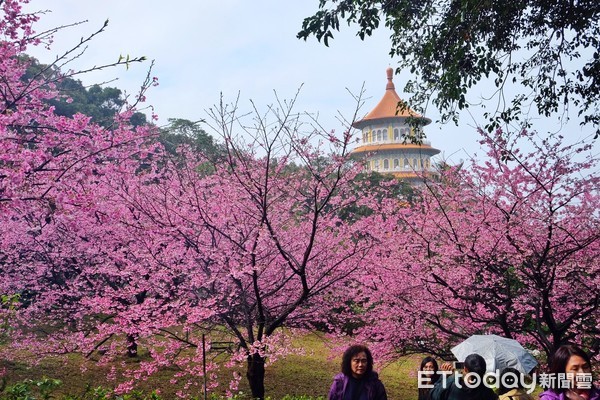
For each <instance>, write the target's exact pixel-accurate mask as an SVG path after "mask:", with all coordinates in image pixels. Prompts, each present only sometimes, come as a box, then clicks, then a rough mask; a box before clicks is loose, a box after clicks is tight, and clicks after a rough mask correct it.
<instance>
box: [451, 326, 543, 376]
mask: <svg viewBox="0 0 600 400" xmlns="http://www.w3.org/2000/svg"><path fill="white" fill-rule="evenodd" d="M450 351H452V354H454V356H455V357H456V359H457V360H458V361H463V362H464V361H465V358H467V356H468V355H469V354H473V353H475V354H479V355H480V356H481V357H483V359H484V360H485V363H486V365H487V371H488V372H494V371H496V370H500V371H502V369H504V368H507V367H512V368H515V369H516V370H518V371H520V372H522V373H524V374H529V373H530V372H531V370H533V368H535V366H536V365H537V364H538V363H537V361H536V360H535V358H534V357H533V356H532V355H531V354H530V353H529V352H528V351H527V350H525V349H524V348H523V346H521V344H520V343H519V342H517V341H516V340H514V339H508V338H505V337H502V336H497V335H473V336H471V337H470V338H468V339H467V340H465V341H464V342H462V343H461V344H459V345H458V346H454V347H453V348H452V349H450Z"/></svg>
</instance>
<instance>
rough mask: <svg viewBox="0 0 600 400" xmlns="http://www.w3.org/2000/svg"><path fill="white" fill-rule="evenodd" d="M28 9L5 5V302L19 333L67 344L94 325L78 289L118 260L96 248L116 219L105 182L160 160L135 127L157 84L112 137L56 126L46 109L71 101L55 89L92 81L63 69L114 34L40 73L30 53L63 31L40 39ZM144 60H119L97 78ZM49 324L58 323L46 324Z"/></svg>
mask: <svg viewBox="0 0 600 400" xmlns="http://www.w3.org/2000/svg"><path fill="white" fill-rule="evenodd" d="M25 3H27V1H15V0H6V1H2V2H0V7H1V12H2V20H1V21H0V31H1V36H2V38H3V39H2V41H1V42H0V69H1V71H0V75H1V76H2V80H1V81H0V100H1V102H0V242H1V246H0V248H1V250H0V265H1V271H2V273H1V274H0V294H2V296H3V297H4V296H8V297H7V298H10V299H18V301H19V307H18V313H16V314H17V316H18V322H17V324H18V327H20V328H24V329H23V330H24V331H26V332H27V333H28V336H34V335H33V333H34V332H35V331H46V333H47V331H51V332H52V333H55V335H54V337H55V338H59V336H60V335H58V334H57V333H58V331H61V330H62V331H64V332H67V331H68V332H69V333H71V332H79V333H80V334H81V335H84V334H85V333H84V332H85V331H83V330H78V329H76V325H78V324H84V321H83V320H84V318H83V316H86V317H87V316H89V315H88V314H85V313H84V312H82V311H81V309H80V308H78V307H81V306H83V305H84V304H85V302H82V301H81V300H82V299H84V298H85V296H86V295H89V292H91V289H90V288H89V287H87V290H88V292H87V293H86V291H84V290H83V289H82V290H79V291H76V290H73V286H72V285H73V284H75V283H81V282H79V281H77V279H83V278H81V277H85V276H86V274H85V273H83V271H84V270H85V271H88V272H89V271H93V270H94V268H97V267H98V266H100V265H103V264H104V263H105V262H106V260H107V259H111V258H109V255H110V256H111V257H112V258H114V255H113V254H112V252H113V251H114V250H113V249H110V251H109V250H107V249H106V248H102V249H100V246H98V243H103V242H104V243H106V241H105V240H99V241H98V242H95V241H94V239H98V236H97V235H96V233H97V231H100V229H99V226H102V225H103V222H104V221H105V220H109V218H108V217H107V216H109V215H110V214H102V213H100V212H99V209H98V208H97V204H99V203H102V201H103V199H104V198H106V197H107V196H108V195H110V193H106V192H103V191H102V188H103V186H101V185H100V182H102V180H103V176H104V175H106V174H118V173H124V174H128V175H130V176H136V174H135V172H136V171H137V170H138V169H139V168H140V163H141V162H143V161H144V160H145V158H146V157H147V156H148V155H149V154H151V153H152V152H153V151H154V150H153V146H152V145H151V144H150V142H149V140H148V139H149V138H150V137H152V136H153V135H154V134H155V132H154V130H153V129H152V128H151V127H150V126H142V127H137V128H134V127H132V126H131V124H130V117H131V116H132V115H133V113H134V112H135V105H136V104H137V103H138V102H140V101H143V100H144V93H145V91H146V90H147V89H148V88H149V87H150V86H151V85H152V84H154V83H156V81H155V80H154V79H150V75H149V74H148V76H147V77H146V80H145V81H144V82H143V84H142V85H141V89H140V93H139V94H138V96H137V98H136V99H135V102H134V104H125V106H124V108H123V109H121V110H120V112H119V113H118V114H117V115H115V118H114V121H113V123H112V124H107V126H106V127H101V126H98V125H96V124H92V123H90V118H89V117H88V116H85V115H82V114H75V115H74V116H73V117H72V118H67V117H59V116H57V115H56V114H55V113H54V109H53V108H52V107H51V106H49V105H48V102H47V101H46V100H48V99H55V98H58V97H64V95H63V94H61V93H59V92H58V91H57V90H56V84H57V83H58V82H60V81H61V80H62V79H65V78H66V77H72V76H75V75H78V74H80V73H84V72H86V71H73V70H68V72H66V73H62V72H61V71H60V68H59V67H64V68H67V67H68V65H69V62H70V61H72V60H73V59H74V58H77V57H80V56H81V55H82V54H83V53H84V52H85V46H87V44H88V42H89V41H90V40H92V39H93V37H95V36H96V35H97V34H99V33H101V32H102V31H103V30H104V28H105V27H106V26H103V27H102V28H101V29H100V30H99V31H97V32H96V33H93V34H92V35H90V37H88V38H85V39H82V40H81V42H79V43H78V44H77V45H75V47H74V48H73V49H71V50H69V51H67V52H65V53H64V54H62V55H59V56H57V57H56V59H55V61H54V62H53V63H52V64H50V65H47V66H45V67H43V68H37V69H36V72H35V73H31V72H30V71H29V72H28V67H29V66H30V63H31V62H32V61H31V58H30V57H26V56H25V52H26V51H27V49H28V48H29V47H30V46H38V45H48V44H49V43H50V42H51V41H52V36H51V35H52V32H54V31H52V32H44V33H42V34H36V33H35V32H34V31H33V24H34V23H35V22H36V21H37V20H38V18H39V15H38V14H27V13H24V12H23V10H22V6H23V4H25ZM57 29H60V28H57ZM142 59H143V58H130V59H126V60H119V61H117V62H115V63H110V64H107V65H101V66H97V67H92V68H91V69H89V70H93V69H99V68H106V67H110V66H117V65H126V64H127V63H131V62H138V61H141V60H142ZM89 70H88V71H89ZM67 100H68V99H67ZM103 229H104V231H106V230H108V229H107V228H103ZM105 237H106V235H105V236H104V237H103V238H102V239H104V238H105ZM88 286H89V285H88ZM1 312H2V313H3V315H4V316H5V317H6V318H8V317H14V315H13V314H15V313H14V302H12V301H11V302H10V307H2V310H1ZM44 314H48V315H52V319H49V320H43V321H42V320H40V319H38V318H37V317H38V316H40V315H44ZM78 318H79V320H78ZM85 324H86V325H90V324H89V322H87V323H85ZM88 332H89V330H88ZM14 333H15V334H16V330H15V332H14ZM14 343H15V344H18V343H19V342H18V341H15V342H14ZM21 343H22V344H27V343H30V344H33V343H34V342H26V341H22V342H21ZM40 343H41V345H43V346H45V345H48V344H49V342H40ZM55 345H56V346H53V345H48V346H47V348H48V350H50V351H52V350H53V349H54V348H55V347H59V346H62V348H63V351H65V349H69V348H70V347H69V345H68V344H67V343H66V342H64V341H61V340H59V339H57V340H56V343H55ZM9 354H10V353H9Z"/></svg>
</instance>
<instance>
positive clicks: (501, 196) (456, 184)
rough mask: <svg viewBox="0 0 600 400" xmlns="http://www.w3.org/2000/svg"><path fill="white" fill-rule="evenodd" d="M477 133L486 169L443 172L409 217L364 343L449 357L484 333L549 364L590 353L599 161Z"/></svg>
mask: <svg viewBox="0 0 600 400" xmlns="http://www.w3.org/2000/svg"><path fill="white" fill-rule="evenodd" d="M481 134H482V137H483V139H482V144H484V145H485V146H487V148H488V149H489V151H488V160H487V161H483V162H482V161H474V162H473V163H472V165H471V166H470V168H463V169H460V170H458V169H455V170H452V169H448V170H446V171H443V172H442V176H441V180H440V181H438V182H432V181H429V182H427V183H426V185H424V186H422V187H421V188H420V189H419V190H418V195H417V197H418V200H417V201H415V202H414V203H413V204H412V205H411V206H410V207H406V208H404V210H403V212H402V216H401V218H400V219H401V222H400V223H399V225H398V227H397V229H396V230H395V231H394V234H393V235H391V236H389V244H388V246H387V247H388V248H394V249H396V250H395V251H392V252H390V253H389V254H384V255H383V256H382V258H381V260H380V261H379V265H380V274H379V275H378V279H376V280H373V281H372V282H370V283H369V291H371V292H372V293H373V292H376V293H377V294H373V295H372V296H371V298H370V301H369V302H368V303H367V304H366V305H365V308H366V309H370V310H371V312H370V313H369V319H368V321H369V323H367V324H366V327H365V328H364V329H363V332H362V334H363V335H366V336H367V337H371V338H373V339H375V340H377V341H379V342H380V343H381V344H383V345H392V347H394V348H395V350H397V351H398V350H399V351H402V352H413V351H417V352H431V353H435V354H439V355H442V356H444V357H449V356H450V353H449V348H450V347H452V346H453V345H456V344H458V343H459V342H460V341H461V340H462V339H464V338H467V337H468V336H470V335H471V334H485V333H496V334H499V335H502V336H506V337H511V338H515V339H517V340H519V341H521V342H522V343H523V344H526V345H528V346H530V347H531V348H535V349H539V350H542V351H544V352H545V353H546V354H547V355H549V354H551V353H552V352H553V351H554V349H556V348H557V347H558V346H559V345H560V344H562V343H564V342H567V341H569V342H575V343H579V344H581V345H582V346H583V347H584V348H587V349H589V350H590V351H591V352H592V353H593V354H597V353H598V352H599V350H600V342H599V341H598V333H599V331H598V324H599V322H600V321H599V320H598V316H599V315H600V313H599V309H600V291H599V289H600V277H599V276H600V275H599V272H600V270H599V267H600V266H599V264H598V261H597V258H598V254H599V250H600V211H599V208H598V205H599V204H600V196H599V191H598V190H599V178H598V173H597V172H598V169H597V168H598V157H597V154H594V153H593V151H592V148H591V146H589V145H585V144H571V145H568V144H565V143H563V140H562V137H560V136H552V137H549V138H546V139H543V140H542V139H539V138H538V137H537V136H536V134H535V133H533V132H521V133H520V134H518V135H513V137H512V138H510V140H509V139H506V138H503V135H502V133H501V132H497V133H496V134H495V135H487V134H485V133H483V132H482V133H481ZM505 136H506V135H505ZM525 149H528V150H525ZM384 247H386V246H384Z"/></svg>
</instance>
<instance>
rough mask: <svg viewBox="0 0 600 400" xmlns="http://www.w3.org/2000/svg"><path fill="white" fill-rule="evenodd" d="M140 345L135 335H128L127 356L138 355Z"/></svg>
mask: <svg viewBox="0 0 600 400" xmlns="http://www.w3.org/2000/svg"><path fill="white" fill-rule="evenodd" d="M137 352H138V345H137V341H136V340H135V336H133V335H127V356H128V357H137Z"/></svg>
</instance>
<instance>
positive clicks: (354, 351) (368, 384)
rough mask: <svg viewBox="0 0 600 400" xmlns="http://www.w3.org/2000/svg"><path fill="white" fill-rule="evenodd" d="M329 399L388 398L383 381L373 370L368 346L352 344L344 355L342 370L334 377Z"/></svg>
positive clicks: (367, 399) (371, 399)
mask: <svg viewBox="0 0 600 400" xmlns="http://www.w3.org/2000/svg"><path fill="white" fill-rule="evenodd" d="M327 398H328V400H387V394H386V391H385V387H384V386H383V383H382V382H381V381H380V380H379V376H378V375H377V372H375V371H373V356H372V355H371V351H370V350H369V349H368V348H367V346H364V345H360V344H356V345H353V346H350V347H348V348H347V349H346V351H345V352H344V355H343V356H342V372H340V373H339V374H337V375H336V376H335V377H334V378H333V383H332V384H331V389H330V390H329V396H328V397H327Z"/></svg>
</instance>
